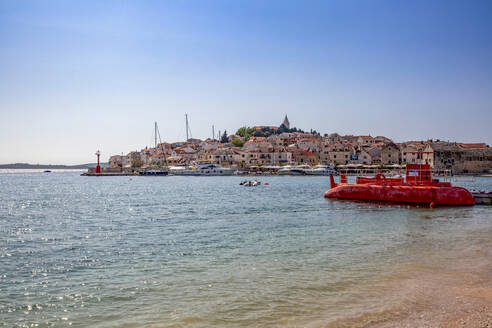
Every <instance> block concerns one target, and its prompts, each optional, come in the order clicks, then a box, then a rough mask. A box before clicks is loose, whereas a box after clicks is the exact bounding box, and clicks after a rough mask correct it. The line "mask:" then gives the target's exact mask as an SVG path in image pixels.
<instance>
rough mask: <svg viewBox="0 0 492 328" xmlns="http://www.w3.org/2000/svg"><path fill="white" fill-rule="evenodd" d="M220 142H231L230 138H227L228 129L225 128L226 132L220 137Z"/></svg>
mask: <svg viewBox="0 0 492 328" xmlns="http://www.w3.org/2000/svg"><path fill="white" fill-rule="evenodd" d="M220 142H221V143H227V142H229V139H228V138H227V130H224V133H223V134H222V137H220Z"/></svg>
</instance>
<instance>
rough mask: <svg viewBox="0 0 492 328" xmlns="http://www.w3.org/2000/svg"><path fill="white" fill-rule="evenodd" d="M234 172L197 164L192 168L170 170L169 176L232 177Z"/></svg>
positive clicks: (214, 165)
mask: <svg viewBox="0 0 492 328" xmlns="http://www.w3.org/2000/svg"><path fill="white" fill-rule="evenodd" d="M235 171H236V170H234V169H231V168H225V167H223V166H221V165H217V164H199V165H196V166H192V167H180V168H175V167H172V168H171V174H173V175H186V176H215V175H233V174H234V172H235Z"/></svg>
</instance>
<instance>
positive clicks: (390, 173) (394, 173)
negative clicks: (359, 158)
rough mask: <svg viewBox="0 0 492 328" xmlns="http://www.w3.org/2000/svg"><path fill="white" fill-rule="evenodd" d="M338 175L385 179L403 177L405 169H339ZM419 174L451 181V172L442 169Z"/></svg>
mask: <svg viewBox="0 0 492 328" xmlns="http://www.w3.org/2000/svg"><path fill="white" fill-rule="evenodd" d="M337 171H338V173H340V174H345V175H346V176H355V177H359V176H375V175H376V174H377V173H382V174H384V175H385V176H387V177H405V176H406V168H389V167H388V168H339V169H338V170H337ZM420 171H421V172H427V171H430V173H431V175H432V177H434V178H439V180H441V181H442V182H451V181H452V177H453V174H452V171H451V170H442V169H430V170H426V169H421V170H420Z"/></svg>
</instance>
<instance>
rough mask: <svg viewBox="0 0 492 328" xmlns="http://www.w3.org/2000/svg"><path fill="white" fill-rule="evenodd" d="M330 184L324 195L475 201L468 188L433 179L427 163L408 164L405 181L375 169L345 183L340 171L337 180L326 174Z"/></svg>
mask: <svg viewBox="0 0 492 328" xmlns="http://www.w3.org/2000/svg"><path fill="white" fill-rule="evenodd" d="M330 184H331V186H330V189H329V190H327V191H326V192H325V197H326V198H340V199H354V200H368V201H382V202H398V203H415V204H429V205H430V206H431V207H432V206H435V205H474V204H475V200H474V198H473V195H472V194H471V193H470V191H469V190H468V189H466V188H463V187H457V186H452V185H451V183H450V182H440V181H439V180H436V179H433V178H432V175H431V170H430V165H428V164H408V165H407V168H406V181H405V179H404V178H386V177H385V176H384V175H383V174H381V173H378V174H376V176H375V177H373V178H370V177H357V179H356V183H347V177H346V176H345V175H344V174H342V176H341V182H340V183H335V180H334V178H333V175H330Z"/></svg>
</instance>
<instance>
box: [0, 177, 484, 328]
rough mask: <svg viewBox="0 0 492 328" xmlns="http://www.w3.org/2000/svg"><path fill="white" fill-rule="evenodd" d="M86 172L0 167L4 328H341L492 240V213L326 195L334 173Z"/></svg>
mask: <svg viewBox="0 0 492 328" xmlns="http://www.w3.org/2000/svg"><path fill="white" fill-rule="evenodd" d="M79 174H80V172H56V171H55V172H53V173H40V172H27V173H26V172H20V173H19V172H18V171H16V172H12V171H9V172H1V173H0V187H1V193H0V325H3V326H5V327H48V326H55V327H68V326H72V327H243V326H253V327H272V326H279V327H280V326H282V327H283V326H325V325H326V326H330V325H331V324H333V325H337V324H340V325H343V323H344V322H348V321H346V320H351V319H353V318H360V317H363V316H364V315H367V314H368V313H369V314H370V313H377V312H384V311H387V310H391V309H393V308H394V307H395V306H403V307H404V306H405V304H406V302H411V301H412V300H409V299H408V297H407V296H406V294H405V295H403V294H401V292H400V291H401V290H400V288H396V287H394V286H395V284H394V282H395V281H398V279H401V277H402V276H405V273H406V272H407V273H408V270H410V271H411V270H412V269H411V268H416V267H418V268H426V269H427V270H433V268H435V267H436V266H438V265H439V263H445V262H446V261H453V260H454V257H455V256H457V254H459V252H460V251H461V250H466V249H469V248H470V247H480V246H481V245H485V244H487V243H490V236H491V232H492V208H491V207H487V206H475V207H441V208H435V209H430V208H426V207H416V206H402V205H386V204H374V203H365V202H350V201H338V200H326V199H324V198H323V193H324V191H325V190H326V189H327V188H328V187H329V178H327V177H263V178H261V180H262V181H263V182H268V183H269V185H262V186H259V187H249V188H248V187H242V186H239V182H240V181H241V180H244V177H127V176H126V177H81V176H79ZM458 184H461V185H466V186H468V187H474V188H476V189H489V190H490V189H492V179H491V178H477V179H476V181H475V182H461V183H458ZM396 285H398V284H396ZM400 285H401V284H400Z"/></svg>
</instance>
